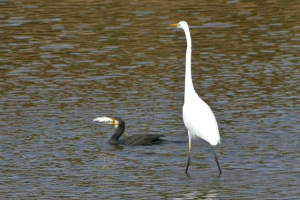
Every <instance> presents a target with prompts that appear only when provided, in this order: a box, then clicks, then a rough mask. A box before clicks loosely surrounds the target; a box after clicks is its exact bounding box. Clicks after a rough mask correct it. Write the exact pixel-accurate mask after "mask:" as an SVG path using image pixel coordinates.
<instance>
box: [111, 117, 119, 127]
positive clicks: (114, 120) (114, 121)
mask: <svg viewBox="0 0 300 200" xmlns="http://www.w3.org/2000/svg"><path fill="white" fill-rule="evenodd" d="M110 118H111V119H112V122H111V123H110V125H112V126H118V125H119V122H118V121H117V120H116V119H115V118H113V117H110Z"/></svg>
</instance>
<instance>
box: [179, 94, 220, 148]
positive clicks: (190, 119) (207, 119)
mask: <svg viewBox="0 0 300 200" xmlns="http://www.w3.org/2000/svg"><path fill="white" fill-rule="evenodd" d="M183 121H184V124H185V126H186V128H187V129H188V130H189V131H190V132H191V133H192V134H193V135H195V136H198V137H200V138H202V139H204V140H206V141H207V142H209V143H210V144H211V145H216V144H217V143H220V135H219V129H218V124H217V121H216V118H215V116H214V114H213V112H212V110H211V109H210V107H209V106H208V105H207V104H206V103H205V102H204V101H202V100H201V99H200V98H199V97H198V98H195V99H193V101H191V102H188V103H185V104H184V106H183Z"/></svg>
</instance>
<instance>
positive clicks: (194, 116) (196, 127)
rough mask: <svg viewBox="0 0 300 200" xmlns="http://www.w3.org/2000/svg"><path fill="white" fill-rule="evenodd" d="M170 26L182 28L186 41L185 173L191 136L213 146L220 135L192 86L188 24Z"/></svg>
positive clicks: (207, 109)
mask: <svg viewBox="0 0 300 200" xmlns="http://www.w3.org/2000/svg"><path fill="white" fill-rule="evenodd" d="M170 26H173V27H177V28H181V29H183V30H184V33H185V36H186V41H187V49H186V69H185V70H186V71H185V92H184V105H183V109H182V111H183V122H184V125H185V126H186V128H187V129H188V135H189V157H188V162H187V168H186V173H187V170H188V167H189V164H190V152H191V147H192V141H191V140H192V138H193V137H195V136H197V137H200V138H202V139H204V140H206V141H207V142H209V143H210V144H211V145H212V146H215V145H217V144H218V143H220V135H219V129H218V124H217V121H216V118H215V116H214V114H213V112H212V110H211V109H210V107H209V106H208V105H207V104H206V103H205V102H204V101H203V100H202V99H201V98H200V97H199V96H198V94H197V93H196V92H195V89H194V86H193V81H192V72H191V54H192V40H191V35H190V30H189V26H188V24H187V23H186V22H185V21H181V22H179V23H178V24H171V25H170ZM214 154H215V152H214ZM215 159H216V162H217V164H218V168H219V171H220V174H221V173H222V172H221V168H220V165H219V162H218V158H217V156H216V154H215Z"/></svg>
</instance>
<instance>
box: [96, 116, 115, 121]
mask: <svg viewBox="0 0 300 200" xmlns="http://www.w3.org/2000/svg"><path fill="white" fill-rule="evenodd" d="M93 121H94V122H113V121H114V120H113V119H112V118H111V117H97V118H96V119H94V120H93Z"/></svg>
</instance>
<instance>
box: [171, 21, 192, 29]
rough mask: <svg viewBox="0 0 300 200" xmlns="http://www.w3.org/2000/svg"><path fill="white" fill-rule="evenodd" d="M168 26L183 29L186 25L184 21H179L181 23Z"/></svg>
mask: <svg viewBox="0 0 300 200" xmlns="http://www.w3.org/2000/svg"><path fill="white" fill-rule="evenodd" d="M169 26H172V27H176V28H181V29H183V28H184V27H186V26H188V25H187V23H186V22H185V21H181V22H179V23H176V24H170V25H169Z"/></svg>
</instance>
